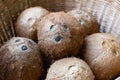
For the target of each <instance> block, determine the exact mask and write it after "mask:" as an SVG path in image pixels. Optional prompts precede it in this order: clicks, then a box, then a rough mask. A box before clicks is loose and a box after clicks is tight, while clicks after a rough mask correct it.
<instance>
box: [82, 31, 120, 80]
mask: <svg viewBox="0 0 120 80" xmlns="http://www.w3.org/2000/svg"><path fill="white" fill-rule="evenodd" d="M81 53H82V55H81V57H82V58H83V59H84V60H85V61H86V62H87V63H88V64H89V66H90V67H91V69H92V70H93V72H94V74H95V76H96V80H113V79H114V78H115V77H116V76H118V75H119V73H120V62H119V61H120V42H119V41H118V40H117V39H116V37H114V36H113V35H111V34H107V33H96V34H93V35H90V36H88V37H86V38H85V44H84V50H83V52H81Z"/></svg>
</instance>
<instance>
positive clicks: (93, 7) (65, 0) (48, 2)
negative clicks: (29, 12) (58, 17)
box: [0, 0, 120, 46]
mask: <svg viewBox="0 0 120 80" xmlns="http://www.w3.org/2000/svg"><path fill="white" fill-rule="evenodd" d="M39 5H40V6H42V7H44V8H46V9H48V10H50V11H62V10H64V11H68V10H71V9H73V8H78V9H83V10H85V11H88V12H91V13H92V14H93V15H94V16H95V17H96V18H97V20H98V22H99V23H100V31H101V32H105V33H111V34H113V35H115V36H116V37H117V38H118V39H120V38H119V36H120V0H0V46H1V45H2V44H3V43H4V42H6V41H7V40H9V39H10V38H11V37H13V36H16V32H15V30H14V27H15V22H16V19H17V16H18V15H19V14H20V13H21V11H23V10H24V9H26V8H28V7H31V6H39Z"/></svg>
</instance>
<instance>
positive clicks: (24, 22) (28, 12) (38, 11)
mask: <svg viewBox="0 0 120 80" xmlns="http://www.w3.org/2000/svg"><path fill="white" fill-rule="evenodd" d="M47 14H49V11H47V10H46V9H44V8H42V7H39V6H37V7H31V8H28V9H25V10H24V11H23V12H22V13H21V14H20V16H19V17H18V20H17V23H16V32H17V34H18V36H21V37H26V38H30V39H33V40H34V41H37V31H36V28H35V27H34V26H33V25H34V23H35V22H36V21H37V20H38V19H42V18H43V17H44V16H45V15H47Z"/></svg>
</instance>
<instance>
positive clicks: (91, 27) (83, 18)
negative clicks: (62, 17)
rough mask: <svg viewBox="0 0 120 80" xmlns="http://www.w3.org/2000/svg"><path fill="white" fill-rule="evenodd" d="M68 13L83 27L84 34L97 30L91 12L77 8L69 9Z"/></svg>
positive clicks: (96, 31)
mask: <svg viewBox="0 0 120 80" xmlns="http://www.w3.org/2000/svg"><path fill="white" fill-rule="evenodd" d="M68 13H70V14H72V15H73V16H74V17H75V18H76V19H77V20H78V21H79V23H80V24H81V25H82V26H83V27H84V29H85V32H86V35H90V34H93V33H98V32H99V24H98V22H97V20H96V19H95V17H94V16H92V14H91V13H88V12H86V11H83V10H78V9H74V10H71V11H69V12H68Z"/></svg>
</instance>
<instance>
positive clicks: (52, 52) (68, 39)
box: [35, 12, 84, 59]
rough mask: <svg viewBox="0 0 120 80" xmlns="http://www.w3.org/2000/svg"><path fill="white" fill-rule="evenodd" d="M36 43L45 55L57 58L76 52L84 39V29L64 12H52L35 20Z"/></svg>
mask: <svg viewBox="0 0 120 80" xmlns="http://www.w3.org/2000/svg"><path fill="white" fill-rule="evenodd" d="M35 27H37V31H38V45H39V48H40V49H41V51H42V52H43V53H44V54H45V56H46V57H50V58H52V59H59V58H63V57H66V56H74V55H76V54H77V53H78V51H79V48H80V47H81V45H82V43H83V39H84V29H83V27H82V26H81V25H80V24H79V22H78V21H77V20H76V19H75V18H74V17H73V16H71V15H69V14H67V13H65V12H54V13H50V14H49V15H47V16H45V17H44V18H43V19H42V20H41V21H39V22H37V23H36V25H35Z"/></svg>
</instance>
